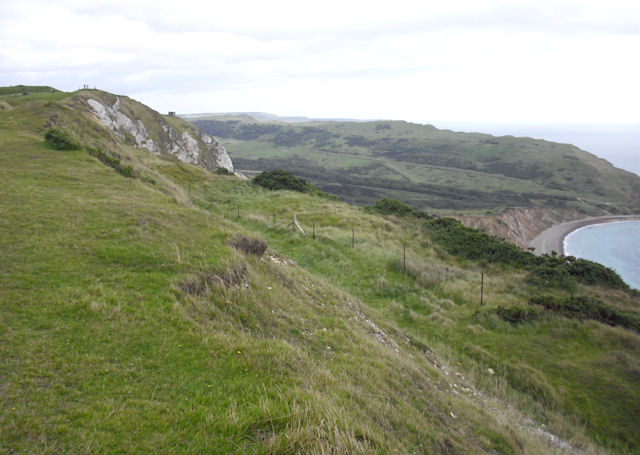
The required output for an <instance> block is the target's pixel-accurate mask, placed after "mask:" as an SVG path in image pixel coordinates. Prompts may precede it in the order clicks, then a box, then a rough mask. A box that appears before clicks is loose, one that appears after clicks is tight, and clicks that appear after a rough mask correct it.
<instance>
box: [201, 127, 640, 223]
mask: <svg viewBox="0 0 640 455" xmlns="http://www.w3.org/2000/svg"><path fill="white" fill-rule="evenodd" d="M193 122H194V123H195V124H196V125H197V126H199V127H200V128H202V129H203V130H205V131H207V132H208V133H210V134H214V135H216V136H218V137H221V138H222V139H223V142H224V145H225V147H226V148H227V150H228V152H229V154H230V156H231V158H232V159H233V161H234V163H236V167H237V168H238V169H246V170H269V169H276V168H282V169H285V170H288V171H291V172H294V173H295V174H297V175H301V176H303V177H306V178H308V179H309V180H311V181H312V182H314V183H315V184H317V185H318V186H320V187H321V188H322V189H323V190H325V191H328V192H331V193H333V194H336V195H338V196H339V197H340V198H341V199H343V200H345V201H348V202H350V203H355V204H361V205H362V204H371V203H372V202H374V201H376V200H377V199H380V198H381V197H384V196H391V197H395V198H397V199H400V200H402V201H403V202H405V203H408V204H410V205H412V206H413V207H414V208H416V209H420V210H427V211H431V212H440V213H485V212H489V213H496V212H500V211H502V210H504V209H505V208H510V207H546V208H550V209H559V210H578V211H579V212H582V213H586V214H603V213H635V212H637V211H638V210H639V209H640V205H639V202H638V194H640V178H638V177H637V176H635V175H634V174H632V173H629V172H626V171H623V170H620V169H615V168H614V167H613V166H611V165H610V164H609V163H607V162H606V161H604V160H602V159H599V158H597V157H595V156H594V155H591V154H589V153H587V152H584V151H582V150H580V149H578V148H576V147H574V146H572V145H568V144H557V143H553V142H548V141H543V140H536V139H530V138H515V137H512V136H504V137H494V136H490V135H488V134H477V133H455V132H452V131H448V130H439V129H437V128H435V127H433V126H430V125H417V124H411V123H407V122H398V121H377V122H309V123H303V124H300V123H296V124H286V123H265V122H259V121H256V120H251V118H250V117H248V116H238V117H235V118H234V117H233V116H226V117H216V116H213V117H209V118H207V117H203V118H199V119H198V118H195V119H194V120H193Z"/></svg>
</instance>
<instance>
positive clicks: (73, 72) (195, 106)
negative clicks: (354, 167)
mask: <svg viewBox="0 0 640 455" xmlns="http://www.w3.org/2000/svg"><path fill="white" fill-rule="evenodd" d="M639 83H640V1H638V0H606V1H590V0H579V1H562V0H554V1H547V0H537V1H519V0H505V1H500V0H491V1H480V0H475V1H473V0H472V1H458V0H446V1H444V0H439V1H437V2H431V1H404V0H386V1H384V2H378V1H372V0H366V1H349V0H340V1H333V0H323V1H321V2H320V1H316V2H305V1H302V0H296V1H281V0H271V1H265V0H263V1H243V0H226V1H224V2H218V1H205V2H201V1H192V0H172V1H170V2H167V1H158V0H155V1H140V0H127V1H108V2H105V1H99V0H85V1H56V2H49V1H30V0H4V1H2V2H0V85H17V84H31V85H35V84H38V85H51V86H54V87H56V88H59V89H62V90H76V89H78V88H79V87H81V86H82V84H89V85H90V86H92V87H93V86H96V87H97V88H99V89H103V90H107V91H109V92H114V93H118V94H126V95H129V96H131V97H133V98H135V99H138V100H140V101H142V102H144V103H146V104H148V105H150V106H151V107H153V108H154V109H157V110H159V111H162V112H164V111H169V110H171V111H178V112H179V113H198V112H231V111H263V112H271V113H275V114H279V115H306V116H312V117H351V118H369V119H371V118H392V119H402V120H410V121H417V122H426V121H434V120H449V121H454V120H458V121H464V120H483V121H521V122H563V123H585V122H586V123H588V122H595V123H640V87H639Z"/></svg>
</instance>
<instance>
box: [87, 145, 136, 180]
mask: <svg viewBox="0 0 640 455" xmlns="http://www.w3.org/2000/svg"><path fill="white" fill-rule="evenodd" d="M87 153H88V154H89V155H91V156H93V157H95V158H98V159H99V160H100V161H102V162H103V163H104V164H106V165H107V166H109V167H112V168H113V169H115V170H116V172H118V174H120V175H123V176H124V177H128V178H133V177H135V174H134V172H133V168H132V167H131V166H129V165H123V164H122V163H121V162H120V159H119V158H114V157H112V156H111V155H108V154H107V153H105V152H103V151H102V150H96V149H93V148H88V149H87Z"/></svg>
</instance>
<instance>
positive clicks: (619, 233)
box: [564, 221, 640, 289]
mask: <svg viewBox="0 0 640 455" xmlns="http://www.w3.org/2000/svg"><path fill="white" fill-rule="evenodd" d="M564 253H565V255H567V256H576V257H579V258H584V259H589V260H591V261H595V262H599V263H600V264H603V265H606V266H607V267H611V268H612V269H614V270H615V271H616V272H618V274H619V275H620V276H621V277H622V279H623V280H624V281H625V282H627V284H629V286H631V287H632V288H636V289H640V221H620V222H615V223H605V224H593V225H590V226H585V227H583V228H581V229H578V230H576V231H573V232H572V233H571V234H569V235H568V236H567V237H566V238H565V240H564Z"/></svg>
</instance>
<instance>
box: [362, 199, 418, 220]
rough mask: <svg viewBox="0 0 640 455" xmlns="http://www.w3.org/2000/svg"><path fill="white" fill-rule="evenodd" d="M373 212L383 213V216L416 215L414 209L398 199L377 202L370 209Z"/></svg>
mask: <svg viewBox="0 0 640 455" xmlns="http://www.w3.org/2000/svg"><path fill="white" fill-rule="evenodd" d="M370 209H371V210H372V211H375V212H378V213H382V214H383V215H398V216H406V215H411V214H413V213H414V210H413V208H412V207H410V206H408V205H407V204H404V203H402V202H400V201H398V200H396V199H391V198H388V197H385V198H383V199H380V200H379V201H378V202H376V205H374V206H373V207H371V208H370Z"/></svg>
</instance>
